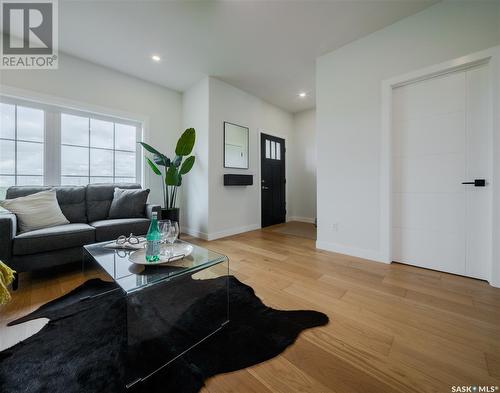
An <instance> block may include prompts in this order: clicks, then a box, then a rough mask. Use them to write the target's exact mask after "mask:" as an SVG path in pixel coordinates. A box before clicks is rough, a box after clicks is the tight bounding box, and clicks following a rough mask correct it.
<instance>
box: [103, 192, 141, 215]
mask: <svg viewBox="0 0 500 393" xmlns="http://www.w3.org/2000/svg"><path fill="white" fill-rule="evenodd" d="M148 195H149V188H148V189H146V190H142V189H138V190H124V189H123V188H118V187H116V188H115V192H114V195H113V201H112V202H111V207H110V208H109V215H108V218H144V217H146V202H147V200H148Z"/></svg>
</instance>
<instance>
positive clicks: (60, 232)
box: [12, 223, 95, 255]
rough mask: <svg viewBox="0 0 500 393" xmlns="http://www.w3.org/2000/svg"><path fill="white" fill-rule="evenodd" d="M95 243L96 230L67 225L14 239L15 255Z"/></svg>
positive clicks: (88, 226) (82, 226)
mask: <svg viewBox="0 0 500 393" xmlns="http://www.w3.org/2000/svg"><path fill="white" fill-rule="evenodd" d="M93 242H95V228H93V227H91V226H90V225H87V224H80V223H75V224H66V225H58V226H55V227H50V228H43V229H37V230H35V231H31V232H26V233H22V234H20V235H17V236H16V237H15V238H14V244H13V250H12V252H13V254H14V255H27V254H35V253H38V252H44V251H51V250H59V249H63V248H71V247H78V246H83V245H85V244H89V243H93Z"/></svg>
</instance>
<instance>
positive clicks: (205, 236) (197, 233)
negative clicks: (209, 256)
mask: <svg viewBox="0 0 500 393" xmlns="http://www.w3.org/2000/svg"><path fill="white" fill-rule="evenodd" d="M181 231H182V233H185V234H187V235H189V236H194V237H197V238H199V239H203V240H208V233H205V232H200V231H196V230H194V229H191V228H189V227H186V226H181Z"/></svg>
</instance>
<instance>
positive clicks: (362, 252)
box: [316, 240, 390, 263]
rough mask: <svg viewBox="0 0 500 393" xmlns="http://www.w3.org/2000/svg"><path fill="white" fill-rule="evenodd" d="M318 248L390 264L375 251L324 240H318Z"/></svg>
mask: <svg viewBox="0 0 500 393" xmlns="http://www.w3.org/2000/svg"><path fill="white" fill-rule="evenodd" d="M316 248H319V249H320V250H326V251H331V252H336V253H338V254H344V255H349V256H352V257H357V258H363V259H369V260H371V261H374V262H381V263H390V262H387V260H386V259H384V258H383V257H381V255H380V253H379V252H378V251H375V250H367V249H364V248H357V247H350V246H345V245H343V244H338V243H331V242H325V241H323V240H316Z"/></svg>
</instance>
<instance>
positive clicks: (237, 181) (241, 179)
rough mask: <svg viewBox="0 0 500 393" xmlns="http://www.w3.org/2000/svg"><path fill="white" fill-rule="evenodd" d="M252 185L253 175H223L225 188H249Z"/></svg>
mask: <svg viewBox="0 0 500 393" xmlns="http://www.w3.org/2000/svg"><path fill="white" fill-rule="evenodd" d="M252 184H253V175H230V174H226V175H224V185H225V186H251V185H252Z"/></svg>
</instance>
